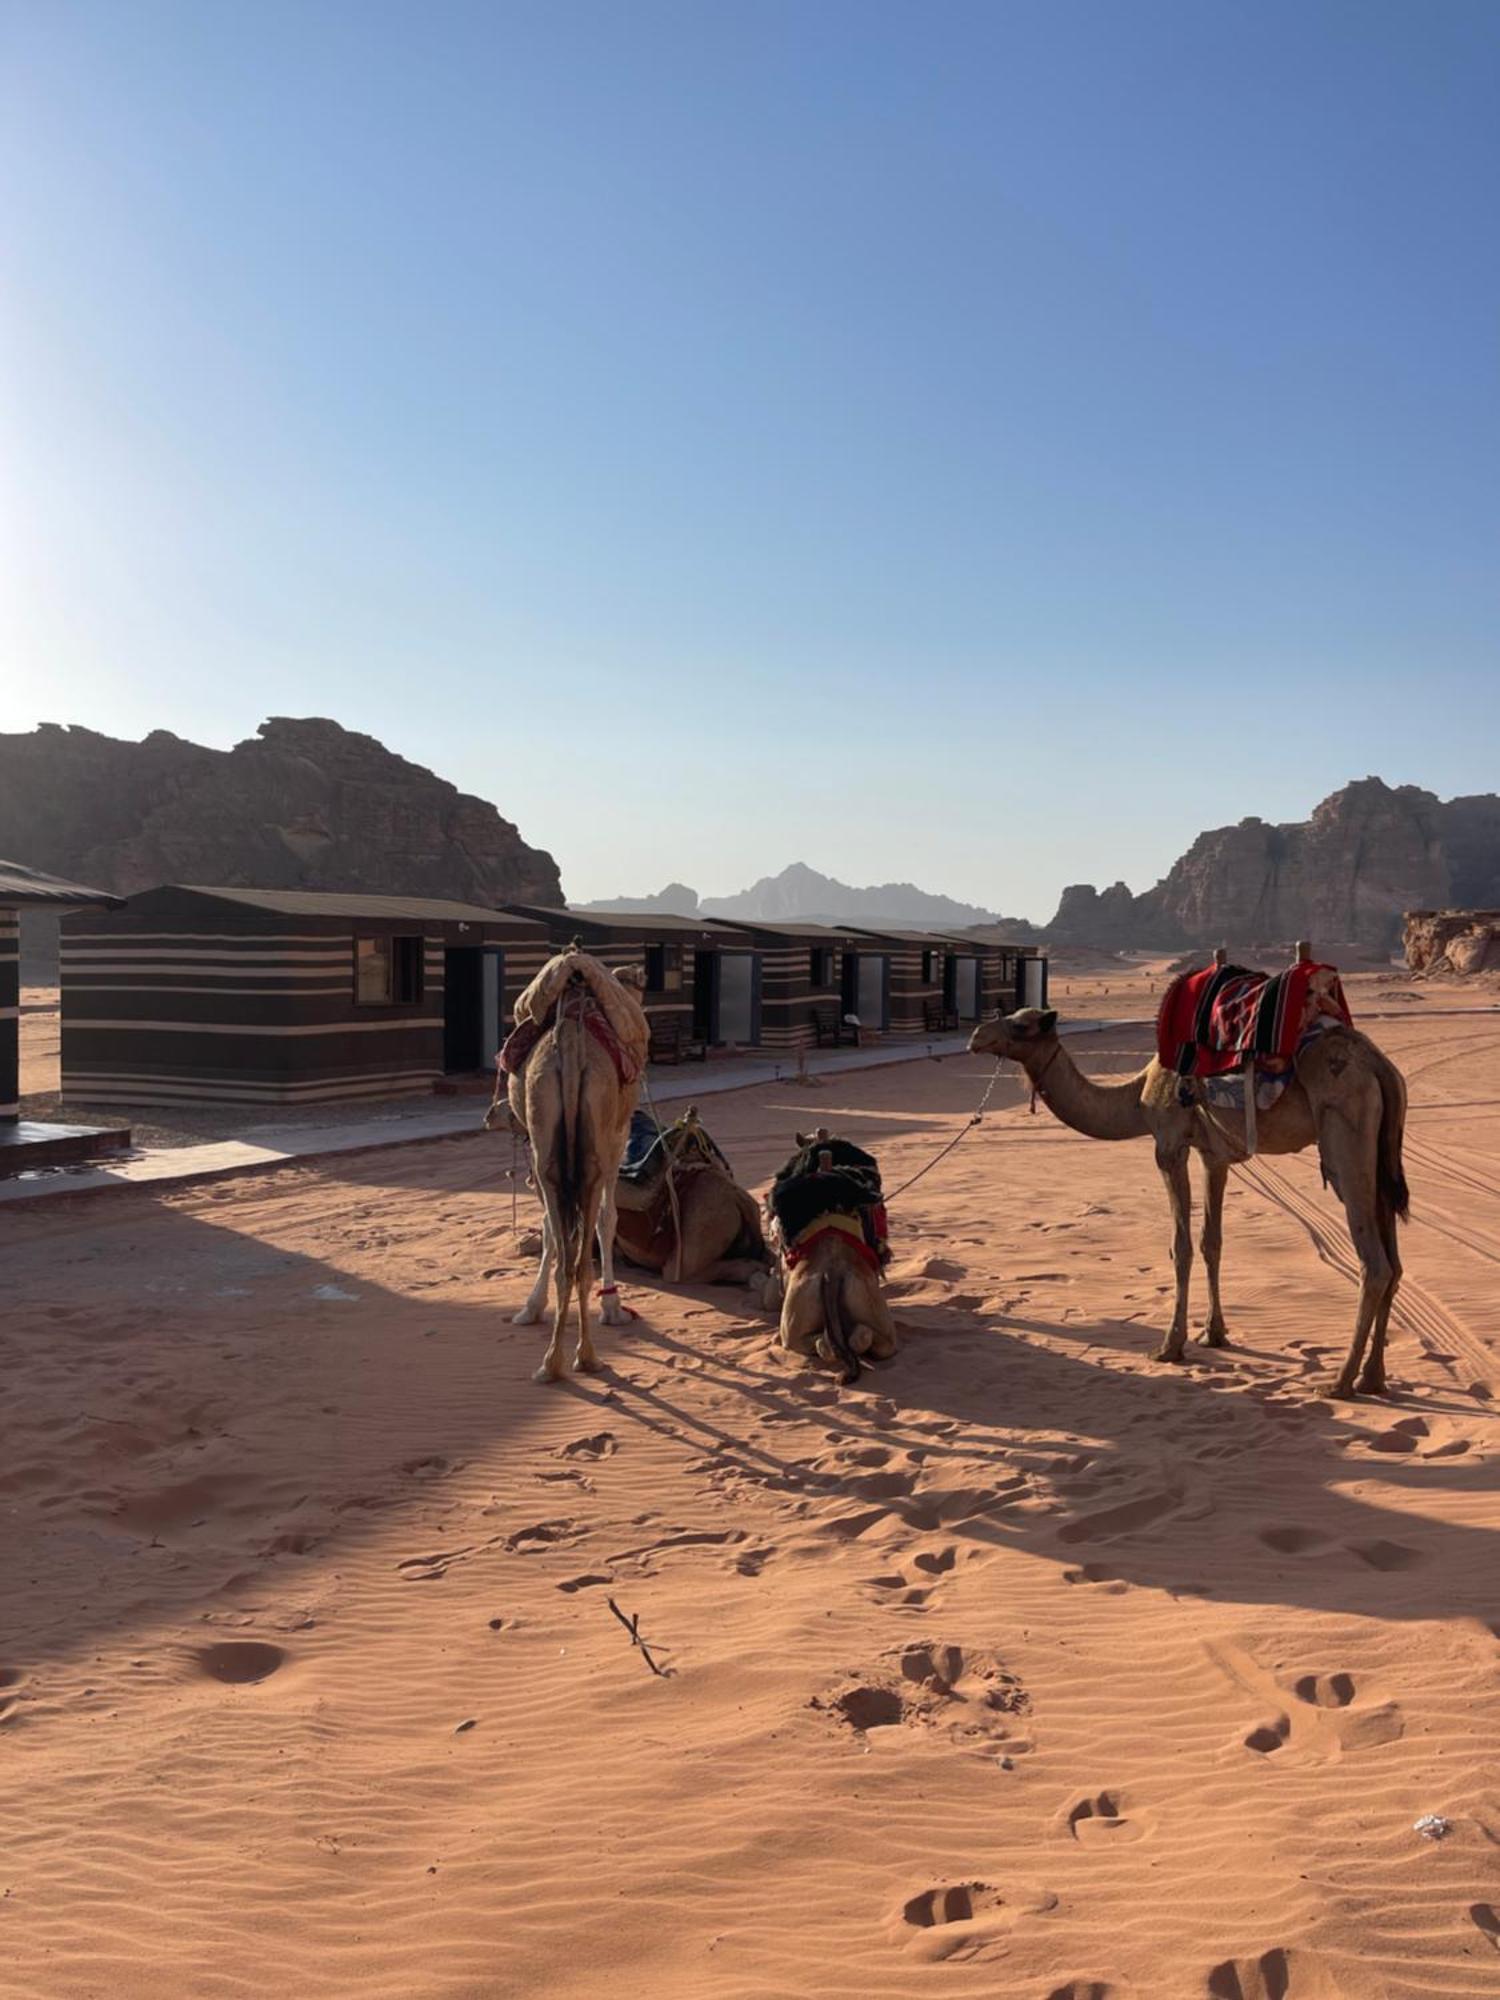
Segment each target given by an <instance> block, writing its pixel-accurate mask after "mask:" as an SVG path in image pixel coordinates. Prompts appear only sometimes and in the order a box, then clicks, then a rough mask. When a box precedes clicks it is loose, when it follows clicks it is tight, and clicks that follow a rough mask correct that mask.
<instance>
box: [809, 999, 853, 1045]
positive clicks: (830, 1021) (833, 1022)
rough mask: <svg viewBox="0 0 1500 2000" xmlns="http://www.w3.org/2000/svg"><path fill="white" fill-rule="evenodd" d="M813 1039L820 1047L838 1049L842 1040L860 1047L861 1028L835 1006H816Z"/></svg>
mask: <svg viewBox="0 0 1500 2000" xmlns="http://www.w3.org/2000/svg"><path fill="white" fill-rule="evenodd" d="M813 1041H814V1043H815V1045H816V1046H817V1047H818V1048H820V1049H836V1048H838V1046H839V1045H840V1043H842V1042H847V1043H849V1044H850V1046H851V1047H853V1048H856V1049H857V1048H858V1047H859V1029H858V1028H857V1027H855V1025H854V1023H853V1022H852V1021H846V1020H845V1019H844V1017H843V1015H842V1014H840V1013H839V1012H838V1011H837V1009H835V1008H833V1007H814V1009H813Z"/></svg>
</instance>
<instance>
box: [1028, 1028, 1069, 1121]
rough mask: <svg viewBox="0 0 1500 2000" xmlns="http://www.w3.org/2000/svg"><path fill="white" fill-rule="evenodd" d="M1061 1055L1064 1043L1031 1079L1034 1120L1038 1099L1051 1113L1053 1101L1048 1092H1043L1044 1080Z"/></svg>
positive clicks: (1055, 1049)
mask: <svg viewBox="0 0 1500 2000" xmlns="http://www.w3.org/2000/svg"><path fill="white" fill-rule="evenodd" d="M1061 1054H1062V1043H1061V1042H1058V1043H1057V1045H1056V1047H1055V1048H1054V1049H1053V1051H1052V1053H1051V1055H1050V1056H1048V1058H1047V1060H1046V1061H1045V1062H1044V1063H1043V1064H1042V1066H1041V1068H1040V1069H1039V1070H1038V1071H1037V1073H1036V1075H1035V1076H1034V1077H1033V1078H1032V1079H1031V1115H1032V1117H1033V1118H1035V1116H1036V1101H1037V1099H1038V1098H1040V1099H1041V1100H1042V1102H1043V1104H1045V1105H1046V1107H1047V1109H1048V1110H1049V1111H1050V1110H1051V1109H1052V1100H1051V1098H1050V1097H1048V1095H1047V1093H1046V1091H1045V1090H1043V1088H1042V1079H1043V1078H1044V1077H1045V1076H1046V1074H1047V1072H1048V1070H1049V1069H1051V1067H1052V1065H1053V1064H1054V1063H1055V1062H1056V1061H1057V1059H1058V1057H1059V1056H1060V1055H1061Z"/></svg>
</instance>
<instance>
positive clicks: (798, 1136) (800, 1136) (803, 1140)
mask: <svg viewBox="0 0 1500 2000" xmlns="http://www.w3.org/2000/svg"><path fill="white" fill-rule="evenodd" d="M792 1137H793V1138H794V1139H795V1140H796V1141H797V1144H798V1145H799V1146H806V1145H808V1144H810V1143H811V1135H810V1134H809V1133H807V1132H794V1133H793V1134H792Z"/></svg>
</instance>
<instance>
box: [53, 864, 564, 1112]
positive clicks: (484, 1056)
mask: <svg viewBox="0 0 1500 2000" xmlns="http://www.w3.org/2000/svg"><path fill="white" fill-rule="evenodd" d="M550 949H551V947H550V945H549V942H548V938H547V934H546V931H545V929H544V928H543V926H541V925H540V924H537V923H534V922H529V921H528V920H527V919H525V918H524V917H518V916H514V915H510V914H507V913H506V912H504V911H500V910H494V909H485V908H483V907H480V906H478V905H474V904H468V903H455V902H445V901H442V900H437V899H432V898H426V897H407V896H362V895H342V894H336V893H328V892H323V891H315V890H300V889H220V888H198V887H186V886H176V887H167V888H161V889H149V890H146V891H144V892H143V893H141V894H140V895H136V896H131V897H128V898H126V899H125V901H124V902H123V903H122V904H121V905H120V907H119V908H118V909H116V910H114V911H111V912H109V913H107V914H105V915H89V916H79V917H75V918H70V919H68V920H67V921H65V923H64V925H63V938H62V990H63V1009H62V1073H63V1089H64V1092H65V1093H66V1094H67V1095H68V1096H70V1097H72V1098H74V1099H76V1100H78V1101H80V1102H87V1103H91V1104H180V1103H234V1104H313V1103H337V1102H344V1101H348V1100H351V1099H358V1098H370V1097H394V1096H412V1095H418V1094H422V1093H425V1092H427V1091H430V1090H431V1089H432V1087H433V1085H434V1084H435V1083H436V1082H437V1081H438V1080H439V1079H440V1078H441V1077H443V1076H444V1075H452V1074H471V1073H473V1072H476V1071H480V1070H483V1069H486V1068H488V1067H489V1065H490V1064H492V1063H493V1061H494V1057H495V1051H496V1050H497V1049H498V1047H499V1045H500V1042H501V1041H502V1040H503V1039H504V1025H503V1024H504V1023H505V1022H507V1021H508V1020H509V1018H510V1012H511V1008H512V1007H513V1005H514V1003H515V998H516V995H517V994H518V993H519V992H520V990H521V988H522V987H523V986H524V985H525V984H526V982H527V981H528V980H529V979H531V978H532V976H533V975H534V974H535V973H536V971H537V970H538V969H539V968H540V966H541V965H542V963H543V961H544V960H545V959H546V957H547V956H548V954H549V951H550Z"/></svg>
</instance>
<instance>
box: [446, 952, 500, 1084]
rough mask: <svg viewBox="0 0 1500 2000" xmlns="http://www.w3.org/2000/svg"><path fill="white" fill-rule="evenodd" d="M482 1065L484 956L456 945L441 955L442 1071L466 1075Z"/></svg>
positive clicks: (483, 1058) (491, 1052)
mask: <svg viewBox="0 0 1500 2000" xmlns="http://www.w3.org/2000/svg"><path fill="white" fill-rule="evenodd" d="M490 1054H491V1055H492V1056H493V1054H494V1050H493V1049H492V1050H491V1051H490ZM484 1062H485V1056H484V953H483V952H482V951H478V950H476V949H474V948H472V947H470V946H467V945H465V946H459V947H457V948H454V949H450V950H447V951H445V952H444V953H443V1068H444V1070H445V1071H446V1072H447V1073H448V1074H449V1075H450V1076H454V1075H467V1074H469V1073H470V1072H472V1071H474V1070H477V1069H483V1068H484Z"/></svg>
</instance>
